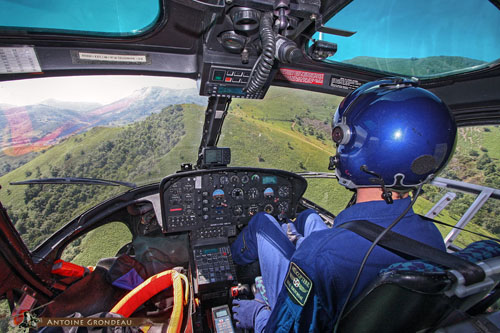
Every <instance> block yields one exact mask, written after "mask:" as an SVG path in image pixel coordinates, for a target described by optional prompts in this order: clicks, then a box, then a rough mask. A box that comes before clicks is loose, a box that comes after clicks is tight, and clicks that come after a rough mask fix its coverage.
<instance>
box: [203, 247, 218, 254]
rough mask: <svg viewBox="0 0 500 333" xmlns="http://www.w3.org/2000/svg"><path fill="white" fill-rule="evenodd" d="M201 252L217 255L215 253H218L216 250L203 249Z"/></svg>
mask: <svg viewBox="0 0 500 333" xmlns="http://www.w3.org/2000/svg"><path fill="white" fill-rule="evenodd" d="M202 252H203V254H210V253H217V252H219V249H218V248H214V249H204V250H203V251H202Z"/></svg>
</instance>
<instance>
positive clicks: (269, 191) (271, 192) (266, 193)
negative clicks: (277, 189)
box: [264, 187, 274, 198]
mask: <svg viewBox="0 0 500 333" xmlns="http://www.w3.org/2000/svg"><path fill="white" fill-rule="evenodd" d="M272 197H274V190H273V189H272V188H270V187H268V188H266V189H265V190H264V198H272Z"/></svg>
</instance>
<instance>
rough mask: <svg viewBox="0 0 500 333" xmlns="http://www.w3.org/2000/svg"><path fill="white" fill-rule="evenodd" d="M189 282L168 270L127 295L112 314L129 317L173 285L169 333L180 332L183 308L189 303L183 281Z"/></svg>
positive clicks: (177, 273) (180, 275) (175, 272)
mask: <svg viewBox="0 0 500 333" xmlns="http://www.w3.org/2000/svg"><path fill="white" fill-rule="evenodd" d="M183 279H184V280H185V281H186V282H187V279H186V277H185V276H184V275H182V274H180V273H179V272H177V271H175V270H167V271H163V272H161V273H158V274H156V275H153V276H152V277H150V278H149V279H147V280H146V281H144V282H143V283H141V284H140V285H138V286H137V287H135V288H134V290H131V291H130V292H129V293H128V294H127V295H125V296H124V297H123V298H122V299H121V300H120V301H119V302H118V303H117V304H116V305H115V306H114V307H113V308H112V309H111V311H110V312H113V313H117V314H119V315H122V316H124V317H129V316H130V315H131V314H132V313H134V311H135V310H137V308H138V307H139V306H141V305H142V304H144V302H146V301H147V300H149V299H150V298H151V297H153V296H154V295H156V294H158V293H159V292H160V291H162V290H164V289H166V288H168V287H170V286H172V285H173V287H174V308H173V309H172V315H171V317H170V323H169V325H168V330H167V333H177V332H180V329H181V324H182V316H183V308H184V305H185V304H186V303H187V284H186V297H183V294H184V293H183V285H182V280H183Z"/></svg>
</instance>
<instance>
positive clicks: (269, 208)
mask: <svg viewBox="0 0 500 333" xmlns="http://www.w3.org/2000/svg"><path fill="white" fill-rule="evenodd" d="M273 210H274V207H273V205H271V204H267V205H265V206H264V211H265V212H266V213H268V214H271V213H272V212H273Z"/></svg>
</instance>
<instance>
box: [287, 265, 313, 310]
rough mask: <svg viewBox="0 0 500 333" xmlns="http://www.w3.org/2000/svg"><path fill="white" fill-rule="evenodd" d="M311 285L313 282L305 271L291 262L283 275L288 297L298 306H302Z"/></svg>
mask: <svg viewBox="0 0 500 333" xmlns="http://www.w3.org/2000/svg"><path fill="white" fill-rule="evenodd" d="M312 286H313V283H312V281H311V279H310V278H309V277H308V276H307V275H306V273H304V272H303V271H302V270H301V269H300V268H299V266H297V265H296V264H295V263H294V262H291V263H290V266H289V267H288V273H287V274H286V277H285V287H286V289H287V290H288V295H289V296H290V298H291V299H292V300H293V301H294V302H295V303H297V304H299V305H300V306H304V305H305V304H306V301H307V298H308V297H309V293H310V292H311V289H312Z"/></svg>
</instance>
